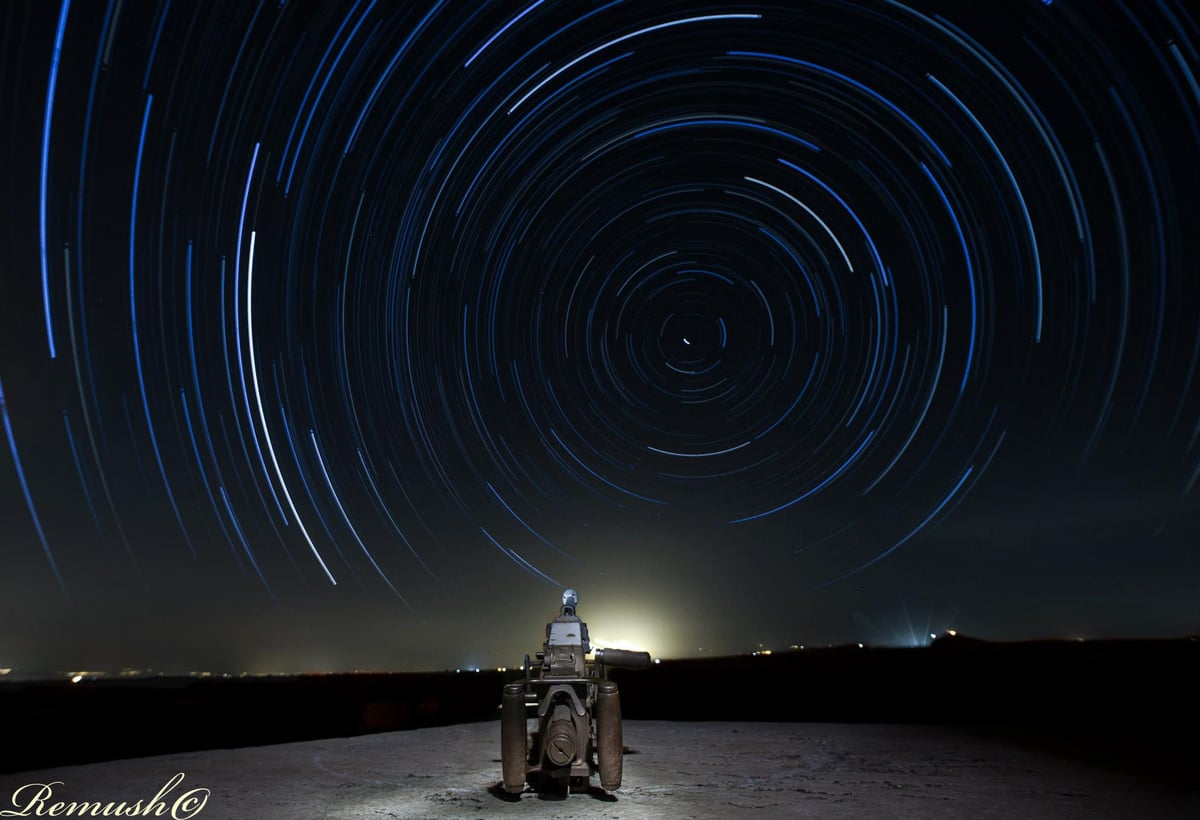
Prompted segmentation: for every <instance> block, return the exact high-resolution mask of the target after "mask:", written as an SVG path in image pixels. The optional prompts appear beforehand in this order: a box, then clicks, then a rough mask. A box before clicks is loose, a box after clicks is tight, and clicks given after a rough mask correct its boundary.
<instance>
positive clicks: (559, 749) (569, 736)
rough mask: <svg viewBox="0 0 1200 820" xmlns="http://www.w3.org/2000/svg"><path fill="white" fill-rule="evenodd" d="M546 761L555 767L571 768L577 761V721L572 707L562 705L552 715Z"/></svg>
mask: <svg viewBox="0 0 1200 820" xmlns="http://www.w3.org/2000/svg"><path fill="white" fill-rule="evenodd" d="M544 748H545V750H546V759H547V760H549V761H550V762H551V763H552V764H554V765H555V766H570V765H571V761H572V760H574V759H575V750H576V749H577V748H578V745H577V744H576V742H575V719H574V718H573V717H572V716H571V707H569V706H567V705H566V704H565V703H560V704H558V705H557V706H555V707H554V711H553V712H551V713H550V721H549V723H548V724H547V725H546V742H545V744H544Z"/></svg>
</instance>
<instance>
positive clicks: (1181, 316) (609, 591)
mask: <svg viewBox="0 0 1200 820" xmlns="http://www.w3.org/2000/svg"><path fill="white" fill-rule="evenodd" d="M0 19H2V21H3V22H2V26H3V29H2V34H0V60H2V62H0V66H2V73H0V112H2V120H0V123H2V125H3V132H2V136H0V140H2V144H3V146H4V173H3V176H4V179H5V184H4V196H5V201H6V203H7V210H6V220H5V231H4V237H5V239H4V247H5V249H6V253H5V255H4V259H3V260H2V261H0V414H2V415H3V422H4V429H5V436H6V442H7V445H8V446H7V448H4V449H3V450H2V451H0V522H2V523H3V537H2V541H0V545H2V552H0V556H2V557H0V566H2V567H3V570H2V572H0V597H2V598H3V600H4V601H5V606H4V622H5V627H4V630H3V634H2V635H0V666H4V667H18V668H37V669H61V668H66V667H72V668H78V667H81V666H82V665H84V664H91V665H93V666H107V667H110V668H116V667H119V666H138V667H144V666H156V667H165V668H195V667H196V666H198V665H205V664H207V665H209V666H212V667H215V668H219V669H223V670H230V671H237V670H241V669H244V668H256V669H257V668H270V669H279V670H283V671H316V670H320V669H348V668H362V667H370V668H429V667H456V666H468V665H470V664H471V663H472V662H474V663H477V664H478V663H482V664H490V665H495V664H511V663H513V661H514V660H515V657H516V653H519V652H520V651H522V649H521V647H524V646H525V645H526V644H527V643H528V640H527V639H528V637H529V636H528V635H527V634H525V633H524V632H522V631H520V630H517V631H516V632H515V633H512V634H510V630H509V629H508V623H509V622H510V621H513V622H516V623H524V622H527V621H532V622H534V623H537V622H538V621H539V619H542V620H544V617H543V616H544V614H545V612H546V611H547V608H548V607H549V608H551V609H552V608H553V604H554V602H555V601H556V600H557V588H558V587H560V586H574V587H577V588H579V589H580V590H581V591H583V592H584V595H585V597H586V599H587V601H588V606H589V616H590V620H594V621H596V622H597V623H600V622H602V621H603V620H604V618H605V617H606V616H607V617H608V618H610V620H611V621H612V622H615V623H619V624H621V626H620V629H624V630H626V631H627V632H628V633H629V634H627V635H617V636H616V639H619V640H621V641H624V642H627V643H631V645H632V644H636V643H638V642H642V643H651V642H653V643H655V646H654V648H655V650H656V652H657V653H658V654H664V655H688V654H691V653H693V652H695V651H698V649H697V648H698V647H701V646H704V647H717V648H720V649H723V650H725V651H742V650H743V649H749V648H751V647H757V646H760V645H768V646H769V645H771V644H772V643H775V644H779V645H788V644H799V643H810V644H817V643H823V642H830V643H833V642H847V641H854V640H861V639H862V637H863V636H862V635H861V634H860V627H861V624H863V623H875V622H877V621H878V620H879V619H880V618H881V617H883V618H886V617H887V616H886V613H887V612H892V611H900V610H906V611H907V610H908V609H909V608H915V609H918V610H921V611H933V610H938V611H943V612H953V613H954V614H953V618H952V620H953V625H954V626H955V627H956V628H957V629H959V630H962V631H966V632H968V633H970V634H977V635H981V636H987V637H995V638H1019V637H1031V636H1068V635H1076V634H1080V633H1087V634H1092V635H1097V636H1099V635H1107V636H1175V635H1183V634H1189V633H1190V634H1194V633H1195V631H1196V630H1197V628H1198V627H1200V605H1198V604H1197V601H1198V600H1200V596H1197V595H1196V590H1197V589H1200V554H1198V552H1197V547H1200V541H1198V538H1197V534H1198V533H1200V501H1198V497H1200V496H1198V491H1197V483H1198V482H1200V384H1198V375H1200V374H1198V373H1197V370H1198V368H1200V239H1198V235H1197V232H1196V230H1195V229H1194V226H1195V225H1196V224H1200V207H1198V205H1197V196H1196V191H1197V189H1198V187H1200V160H1198V159H1197V157H1198V156H1200V83H1198V80H1197V74H1198V73H1200V55H1198V53H1197V42H1198V41H1200V24H1198V23H1197V20H1196V19H1195V16H1194V11H1193V10H1191V9H1189V7H1188V5H1187V4H1185V3H1182V2H1177V0H1153V2H1145V3H1137V4H1134V3H1126V2H1121V0H1112V2H1104V3H1085V2H1070V1H1067V2H1063V1H1062V0H1059V1H1058V2H1042V1H1041V0H1011V2H1006V3H1003V4H984V5H979V6H976V5H975V4H961V3H952V2H941V1H940V0H921V1H920V2H917V0H913V2H899V0H811V1H810V0H805V2H797V3H786V4H785V3H777V4H776V3H755V2H737V3H720V2H700V3H696V2H677V1H676V0H646V2H631V0H617V1H616V2H607V3H603V2H577V3H565V2H547V0H535V2H500V3H488V4H483V3H467V2H458V0H442V2H428V3H400V4H397V3H386V2H381V1H380V0H358V1H357V2H336V3H319V2H303V1H301V2H292V1H291V0H289V2H267V0H259V1H258V2H251V3H241V2H214V3H201V4H188V3H171V2H169V0H168V2H158V3H156V2H146V1H145V0H100V2H94V3H78V2H77V3H75V4H71V3H70V2H69V0H63V2H61V3H59V2H47V3H34V2H16V3H10V4H7V5H6V6H5V8H4V11H3V12H2V14H0ZM547 602H549V603H547ZM881 613H882V614H881ZM876 631H880V630H876ZM884 631H886V630H884ZM606 632H613V630H606Z"/></svg>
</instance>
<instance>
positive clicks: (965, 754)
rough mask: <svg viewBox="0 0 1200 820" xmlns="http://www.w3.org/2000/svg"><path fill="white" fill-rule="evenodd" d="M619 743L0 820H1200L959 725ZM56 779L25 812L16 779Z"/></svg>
mask: <svg viewBox="0 0 1200 820" xmlns="http://www.w3.org/2000/svg"><path fill="white" fill-rule="evenodd" d="M63 742H69V739H64V740H63ZM625 743H626V746H627V749H628V750H629V751H628V752H627V754H626V757H625V777H624V783H623V785H622V787H621V789H620V790H619V791H618V792H617V793H615V794H612V795H609V794H606V793H604V792H603V791H601V790H600V789H598V788H596V787H595V786H593V787H592V789H591V790H589V792H587V793H582V794H572V795H570V796H569V797H567V798H566V799H558V798H550V797H546V796H540V795H536V794H533V793H531V792H526V793H525V794H523V795H519V796H510V795H506V794H505V793H504V792H503V790H502V789H501V788H500V787H499V783H500V761H499V757H500V724H499V722H498V721H489V722H485V723H471V724H464V725H459V726H449V727H440V728H433V729H417V730H413V731H407V732H391V733H386V734H377V735H368V736H363V737H354V738H338V739H331V740H318V741H310V742H305V743H289V744H282V745H277V746H262V747H255V748H245V749H231V750H217V751H205V752H194V753H188V754H172V755H163V756H161V757H148V758H140V759H136V760H120V761H113V762H109V763H98V764H93V765H87V766H70V767H64V768H59V769H50V770H45V771H37V772H20V773H16V774H8V775H0V810H7V812H16V814H15V815H14V814H11V813H7V812H5V811H0V816H30V817H33V816H51V815H50V814H49V811H50V809H52V808H53V807H54V804H55V803H57V802H59V801H62V802H64V803H66V804H67V805H66V806H65V807H62V808H60V809H59V811H60V812H61V813H60V814H58V815H57V816H80V815H79V814H78V812H76V813H74V814H69V813H67V810H68V809H69V808H70V805H69V804H70V803H71V802H72V801H74V802H84V801H87V802H96V801H98V802H101V803H104V804H107V803H109V802H112V803H120V802H121V801H127V802H128V803H129V804H133V803H134V801H139V800H140V801H142V802H141V805H140V806H139V807H138V810H139V811H140V812H141V814H139V815H138V816H151V817H153V816H161V817H172V816H173V817H174V818H175V819H176V820H188V819H189V818H191V817H195V818H202V820H218V819H219V818H256V819H257V820H275V819H276V818H278V820H284V818H287V820H296V818H393V817H419V818H441V817H459V818H463V817H522V818H525V817H544V818H589V819H590V818H622V820H625V819H632V820H636V819H637V818H662V817H668V818H688V817H695V818H713V817H720V818H742V817H758V818H764V817H821V818H849V817H889V818H926V817H928V818H948V817H971V818H986V817H1003V818H1010V817H1023V818H1041V817H1045V818H1051V817H1052V818H1065V817H1081V818H1083V817H1086V818H1118V817H1121V818H1135V817H1138V818H1141V817H1155V818H1170V817H1181V818H1183V817H1187V818H1197V817H1200V783H1198V784H1197V786H1196V787H1195V788H1187V787H1185V786H1182V785H1179V784H1178V783H1176V784H1166V783H1164V784H1159V783H1155V782H1153V781H1152V780H1150V779H1148V778H1145V777H1142V776H1135V775H1131V774H1122V773H1117V772H1111V771H1105V770H1100V769H1095V768H1091V767H1089V766H1087V765H1084V764H1082V763H1079V762H1076V761H1074V760H1071V759H1067V758H1063V757H1059V756H1056V755H1053V754H1050V753H1047V752H1043V751H1039V750H1036V749H1031V748H1026V747H1023V746H1019V745H1013V744H1009V743H1001V742H995V741H990V740H987V739H984V738H980V737H978V736H973V735H970V734H968V733H965V732H962V731H960V730H956V729H953V728H941V727H929V726H894V725H855V724H830V723H676V722H664V721H626V722H625ZM180 773H182V775H183V778H182V780H176V782H175V783H174V785H173V786H172V787H171V788H170V790H169V791H168V792H167V793H166V794H164V795H162V797H161V799H160V800H159V801H155V800H154V798H155V796H156V795H157V794H158V793H159V792H160V791H161V790H163V789H164V788H165V787H167V786H168V784H169V783H171V780H172V778H173V777H175V776H176V775H177V774H180ZM53 781H61V784H59V785H52V786H50V787H49V792H48V793H46V792H45V791H43V796H44V799H43V800H41V801H40V802H38V801H35V800H34V799H33V798H34V797H35V796H36V794H37V792H38V791H39V789H38V788H37V787H34V786H30V785H28V784H36V783H43V784H51V783H53ZM22 786H24V787H25V789H24V790H23V791H20V792H17V790H18V789H20V788H21V787H22ZM196 790H199V791H196ZM15 792H16V795H15V797H16V801H15V802H14V793H15ZM186 798H190V801H191V802H188V801H187V799H186ZM131 807H132V806H131V805H130V806H127V807H126V808H127V809H128V808H131ZM115 808H116V806H114V807H112V809H115ZM112 809H110V815H109V816H114V815H113V814H112V813H111V811H112ZM39 810H40V815H39ZM159 812H161V813H159ZM85 816H92V815H91V814H88V815H85Z"/></svg>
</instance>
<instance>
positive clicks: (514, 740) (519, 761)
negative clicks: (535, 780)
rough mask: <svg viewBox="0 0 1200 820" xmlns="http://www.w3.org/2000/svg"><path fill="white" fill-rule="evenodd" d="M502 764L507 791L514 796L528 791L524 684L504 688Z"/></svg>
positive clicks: (501, 719) (507, 685) (501, 725)
mask: <svg viewBox="0 0 1200 820" xmlns="http://www.w3.org/2000/svg"><path fill="white" fill-rule="evenodd" d="M500 703H501V708H500V762H501V765H502V767H503V770H504V790H505V791H506V792H511V793H513V794H519V793H520V792H523V791H525V771H526V763H527V758H528V757H529V752H528V750H527V748H526V745H525V744H526V743H527V742H528V741H527V738H526V732H525V684H523V683H509V684H505V686H504V697H503V698H502V700H501V701H500Z"/></svg>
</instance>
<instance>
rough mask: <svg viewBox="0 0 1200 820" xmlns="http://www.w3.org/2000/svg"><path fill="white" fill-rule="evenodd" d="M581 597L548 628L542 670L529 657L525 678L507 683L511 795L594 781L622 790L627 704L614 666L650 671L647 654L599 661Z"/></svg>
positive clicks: (506, 756)
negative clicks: (579, 609) (580, 609)
mask: <svg viewBox="0 0 1200 820" xmlns="http://www.w3.org/2000/svg"><path fill="white" fill-rule="evenodd" d="M578 603H579V595H578V593H576V592H575V590H573V589H568V590H566V591H565V592H563V598H562V611H561V612H560V613H559V614H558V617H556V618H555V619H554V620H552V621H551V622H550V623H548V624H546V642H545V644H544V645H543V647H542V651H541V652H538V653H537V656H536V657H537V661H538V663H537V664H536V665H534V664H531V663H530V660H529V656H528V655H526V656H525V677H524V678H523V679H522V680H519V681H514V682H513V683H509V684H506V685H505V687H504V695H503V700H502V702H501V710H500V759H501V764H502V768H503V772H504V789H505V791H508V792H511V793H514V794H517V793H520V792H522V791H524V790H525V784H526V783H528V784H529V785H530V786H532V787H533V788H534V789H536V790H538V791H541V792H551V793H557V794H560V795H567V794H569V793H570V791H571V786H572V785H574V786H575V787H576V788H586V787H587V785H588V780H589V778H590V777H591V776H592V775H594V774H595V775H599V780H600V787H601V788H602V789H604V790H605V791H613V790H615V789H617V788H619V787H620V785H621V763H622V753H623V751H624V749H623V746H622V737H621V700H620V694H619V693H618V691H617V684H616V683H614V682H613V681H610V680H608V679H607V678H606V677H605V675H606V674H607V671H606V670H607V668H608V667H625V668H630V669H642V668H646V667H648V666H650V664H651V659H650V653H648V652H629V651H626V650H621V649H597V650H596V652H595V655H594V658H593V660H592V661H588V659H587V655H588V654H589V653H590V652H591V651H592V647H591V643H590V642H589V641H588V631H587V624H586V623H584V622H583V621H581V620H580V619H579V616H577V615H576V614H575V607H576V605H577V604H578Z"/></svg>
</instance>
